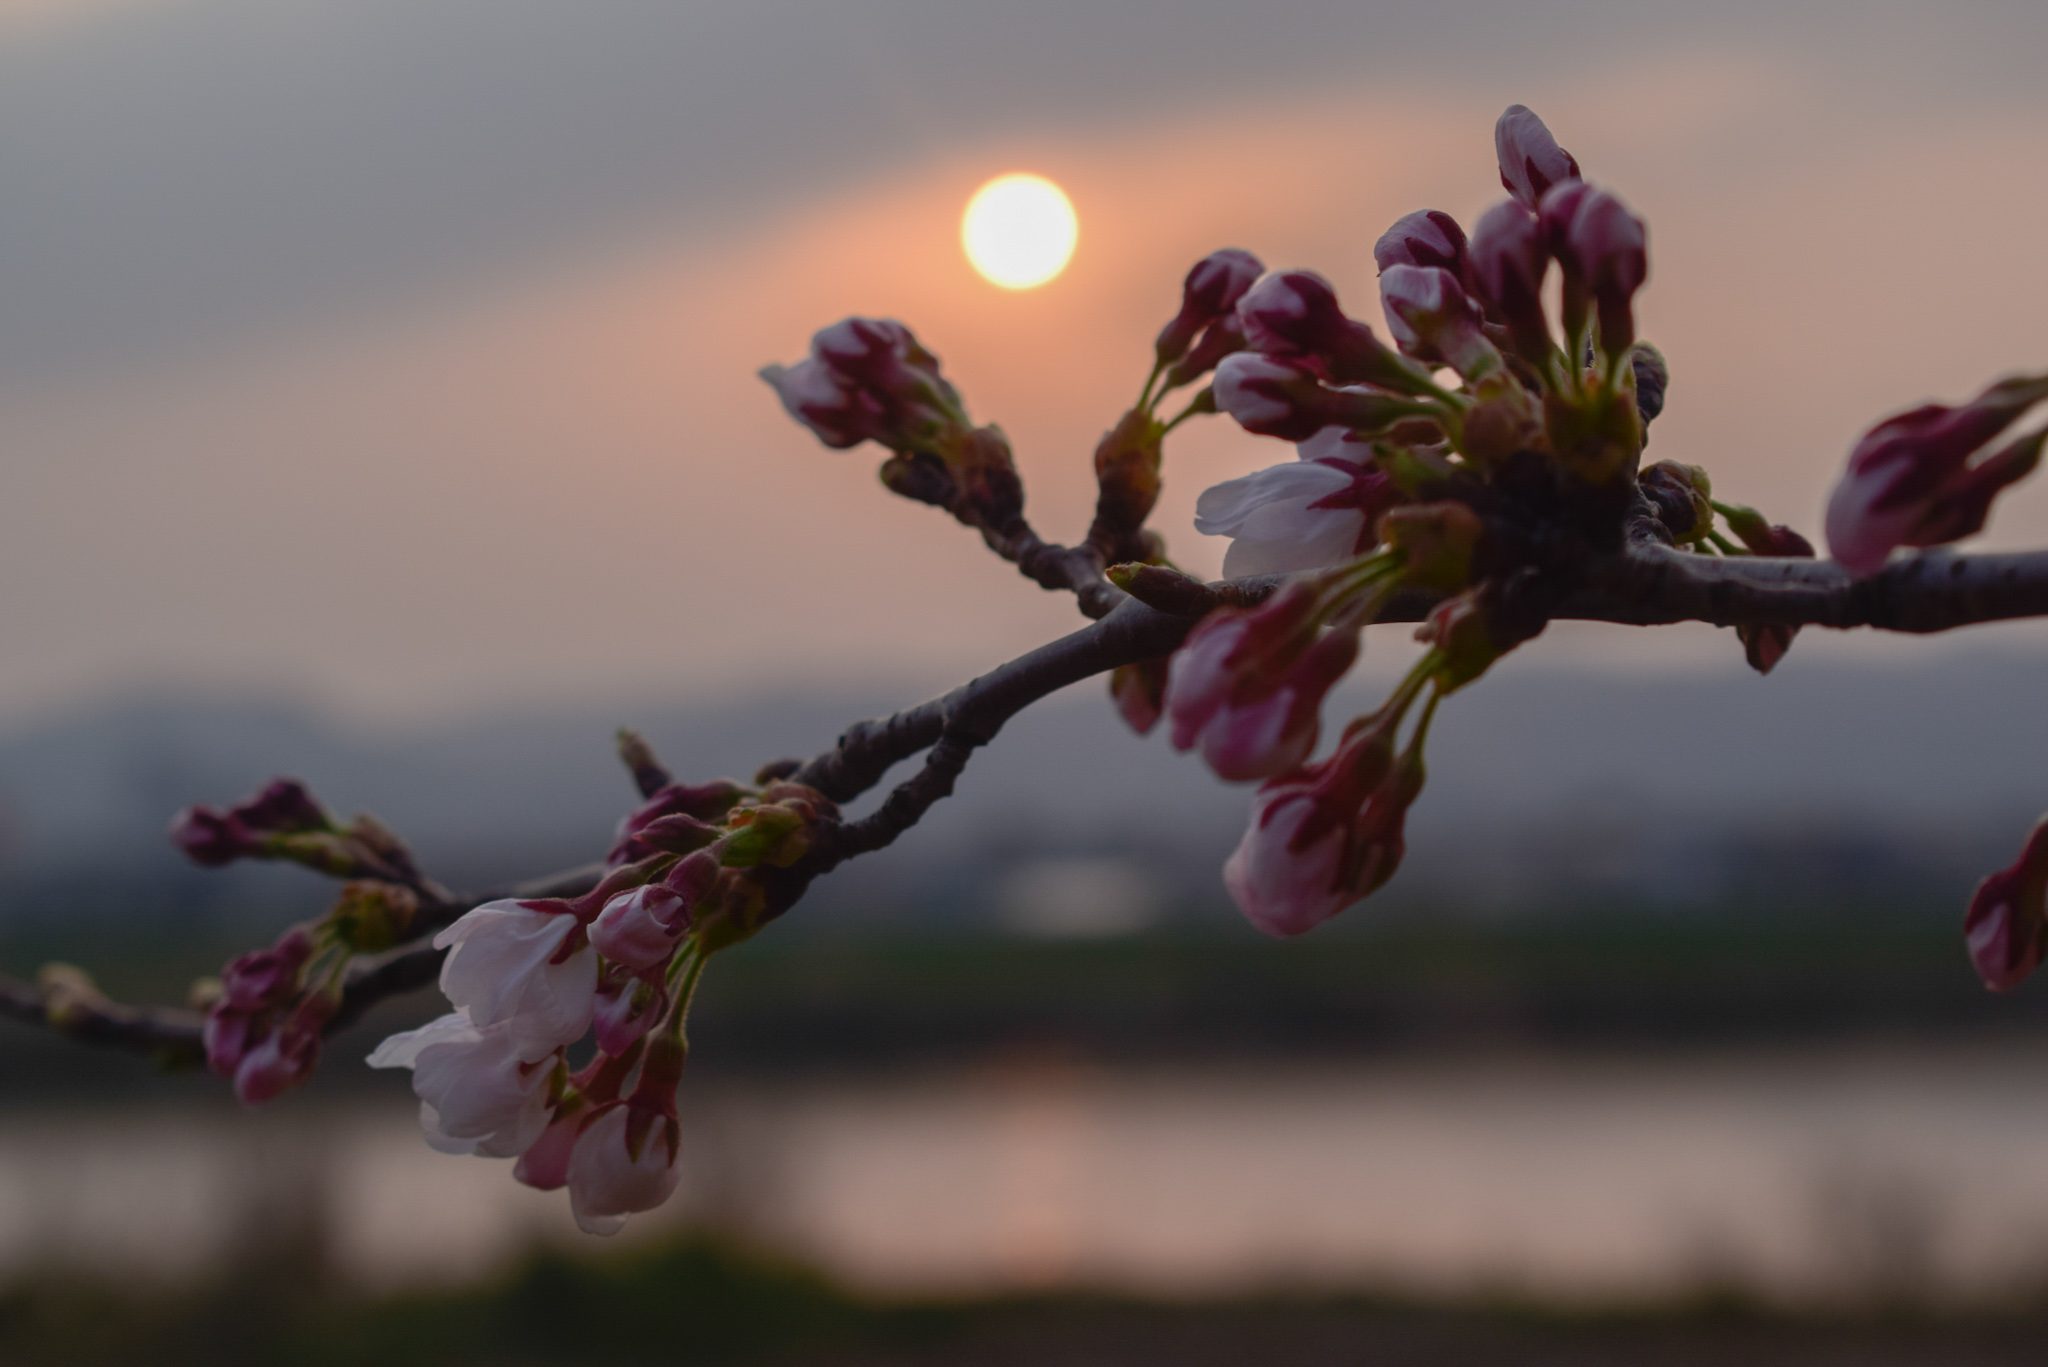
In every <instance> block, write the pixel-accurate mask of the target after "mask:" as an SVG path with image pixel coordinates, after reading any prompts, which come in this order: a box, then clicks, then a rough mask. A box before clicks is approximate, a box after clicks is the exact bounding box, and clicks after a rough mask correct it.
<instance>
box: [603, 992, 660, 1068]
mask: <svg viewBox="0 0 2048 1367" xmlns="http://www.w3.org/2000/svg"><path fill="white" fill-rule="evenodd" d="M667 1001H668V994H667V993H666V992H664V991H663V990H662V989H661V988H660V987H658V986H656V985H655V984H653V983H651V982H649V981H647V980H646V979H645V978H640V977H627V978H624V979H622V980H621V981H619V982H616V983H613V984H612V985H611V986H609V987H605V988H602V989H600V990H599V992H598V994H597V1006H596V1008H595V1009H594V1010H593V1011H592V1012H591V1016H590V1032H591V1038H592V1039H593V1040H594V1041H595V1042H596V1044H597V1048H598V1052H599V1053H601V1054H608V1055H610V1056H611V1057H613V1058H618V1057H620V1056H622V1055H623V1054H624V1053H625V1052H626V1051H627V1050H628V1049H630V1048H632V1047H633V1045H634V1044H635V1043H636V1042H637V1041H639V1040H641V1039H643V1038H645V1036H646V1034H647V1032H648V1031H649V1030H651V1029H652V1028H653V1027H654V1024H655V1022H656V1020H657V1019H658V1018H659V1017H660V1015H661V1012H662V1009H663V1008H664V1007H665V1006H666V1005H667Z"/></svg>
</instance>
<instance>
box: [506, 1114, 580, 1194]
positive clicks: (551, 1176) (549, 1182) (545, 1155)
mask: <svg viewBox="0 0 2048 1367" xmlns="http://www.w3.org/2000/svg"><path fill="white" fill-rule="evenodd" d="M590 1117H591V1110H590V1107H588V1106H570V1105H567V1104H564V1105H563V1106H561V1107H559V1108H557V1109H556V1111H555V1112H554V1115H553V1117H552V1118H551V1119H550V1120H549V1121H548V1124H547V1128H546V1129H544V1130H542V1131H541V1134H540V1138H538V1139H536V1140H534V1141H533V1143H532V1144H531V1145H530V1146H528V1148H527V1150H526V1152H524V1153H522V1154H520V1155H519V1161H518V1162H517V1163H516V1164H514V1165H513V1167H512V1179H513V1180H514V1181H516V1182H521V1183H524V1184H525V1185H527V1186H529V1187H532V1188H534V1189H535V1190H537V1191H560V1190H561V1189H562V1188H563V1187H565V1186H567V1185H568V1184H569V1159H570V1157H571V1156H572V1155H573V1154H574V1153H575V1151H576V1140H577V1138H578V1136H580V1135H581V1134H582V1133H583V1127H584V1126H585V1125H587V1124H589V1122H590Z"/></svg>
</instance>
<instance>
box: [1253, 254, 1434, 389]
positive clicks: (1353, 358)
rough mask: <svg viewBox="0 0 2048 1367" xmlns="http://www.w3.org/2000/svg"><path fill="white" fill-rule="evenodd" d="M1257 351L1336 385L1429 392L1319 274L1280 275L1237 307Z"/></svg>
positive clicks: (1261, 284)
mask: <svg viewBox="0 0 2048 1367" xmlns="http://www.w3.org/2000/svg"><path fill="white" fill-rule="evenodd" d="M1237 318H1238V322H1239V323H1240V324H1242V325H1243V327H1244V335H1245V340H1246V341H1247V342H1248V343H1249V344H1250V345H1251V348H1252V349H1253V350H1254V351H1258V352H1262V353H1264V354H1265V355H1267V356H1273V357H1284V358H1287V359H1289V360H1292V361H1294V362H1295V363H1296V364H1298V365H1301V366H1303V367H1305V368H1307V369H1309V370H1311V371H1312V372H1313V373H1314V374H1315V375H1317V376H1318V377H1319V378H1321V379H1324V380H1327V381H1329V382H1330V383H1331V384H1340V385H1342V384H1371V385H1378V386H1379V387H1380V388H1382V389H1392V390H1397V391H1399V392H1401V393H1404V394H1415V393H1423V392H1426V391H1427V389H1428V382H1429V377H1428V376H1427V375H1424V374H1422V373H1421V372H1420V371H1418V370H1417V369H1416V368H1415V367H1413V366H1411V365H1410V364H1408V363H1407V362H1406V361H1404V360H1402V359H1401V357H1400V356H1399V354H1397V353H1396V352H1393V351H1390V350H1388V349H1387V348H1386V347H1385V346H1384V345H1382V344H1381V342H1380V340H1379V338H1377V337H1375V336H1373V333H1372V329H1371V328H1369V327H1367V326H1366V325H1365V324H1363V323H1361V322H1358V321H1356V320H1355V319H1352V318H1350V317H1347V316H1346V315H1345V313H1344V310H1343V308H1342V307H1340V306H1339V305H1338V303H1337V292H1336V291H1335V290H1333V289H1331V288H1330V282H1329V281H1327V280H1325V279H1323V277H1322V276H1320V275H1317V274H1316V273H1315V272H1314V271H1275V272H1274V273H1273V274H1271V275H1268V276H1266V277H1265V278H1264V279H1262V280H1260V281H1259V283H1258V284H1256V285H1254V286H1252V288H1251V290H1250V291H1249V292H1248V293H1247V294H1246V295H1245V296H1244V298H1243V299H1240V300H1239V301H1238V304H1237Z"/></svg>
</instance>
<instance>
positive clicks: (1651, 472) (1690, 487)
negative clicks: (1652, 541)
mask: <svg viewBox="0 0 2048 1367" xmlns="http://www.w3.org/2000/svg"><path fill="white" fill-rule="evenodd" d="M1636 483H1637V484H1638V485H1640V486H1641V489H1642V494H1643V497H1644V498H1646V499H1648V500H1649V503H1650V506H1651V508H1653V509H1655V510H1656V514H1657V520H1658V521H1659V522H1661V523H1663V524H1664V529H1665V530H1666V531H1668V532H1670V533H1671V539H1672V540H1674V541H1693V540H1696V539H1697V538H1699V537H1702V536H1705V535H1706V534H1707V533H1708V532H1709V531H1712V530H1713V527H1714V505H1713V503H1712V501H1711V500H1710V499H1709V498H1708V495H1709V494H1710V493H1711V492H1712V491H1713V486H1712V485H1711V484H1709V483H1708V482H1707V475H1706V471H1704V470H1702V469H1700V468H1699V466H1697V465H1682V464H1680V463H1679V462H1677V461H1675V460H1660V461H1657V462H1655V463H1654V464H1651V465H1646V466H1644V467H1643V469H1642V470H1641V472H1640V473H1638V474H1637V475H1636Z"/></svg>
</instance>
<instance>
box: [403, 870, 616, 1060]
mask: <svg viewBox="0 0 2048 1367" xmlns="http://www.w3.org/2000/svg"><path fill="white" fill-rule="evenodd" d="M576 929H577V922H576V918H575V917H574V916H572V915H570V914H568V913H567V912H556V911H546V910H536V909H534V907H532V906H530V905H528V904H526V903H522V902H511V901H506V902H487V903H485V904H484V905H483V906H480V907H477V908H475V909H473V910H471V911H469V912H468V913H466V914H465V915H463V916H462V917H461V919H459V920H457V921H456V922H455V923H454V924H453V925H451V926H449V927H448V928H447V929H446V930H443V931H442V932H441V933H440V934H439V935H436V936H435V937H434V945H435V947H436V948H442V949H447V950H448V951H449V952H448V958H447V961H446V962H445V963H443V964H442V966H441V990H442V991H443V992H444V993H446V994H447V996H448V1000H449V1001H450V1002H451V1003H453V1004H454V1005H455V1006H457V1007H461V1008H466V1009H467V1011H468V1014H469V1018H470V1020H472V1021H473V1022H475V1024H476V1025H477V1027H478V1028H479V1029H484V1028H488V1027H491V1026H494V1025H500V1024H505V1025H507V1026H509V1033H510V1036H511V1038H512V1040H513V1041H514V1043H515V1044H516V1046H517V1048H518V1049H519V1050H520V1051H521V1056H522V1057H523V1058H526V1059H536V1058H539V1057H541V1056H542V1055H544V1054H548V1053H552V1052H553V1051H554V1050H555V1049H557V1048H560V1047H561V1046H562V1045H565V1044H573V1043H575V1042H576V1041H577V1040H578V1039H580V1038H582V1037H583V1034H584V1032H585V1031H587V1030H588V1029H589V1028H590V1013H591V1008H592V1005H593V1003H594V1001H595V998H596V993H597V955H596V953H595V952H594V951H593V950H592V949H591V948H590V946H589V945H588V944H584V945H580V946H578V947H577V948H576V949H575V950H573V951H571V952H568V953H566V954H565V953H564V952H563V951H564V949H565V947H566V945H567V943H568V940H569V937H570V936H571V934H573V933H574V932H575V931H576Z"/></svg>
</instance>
